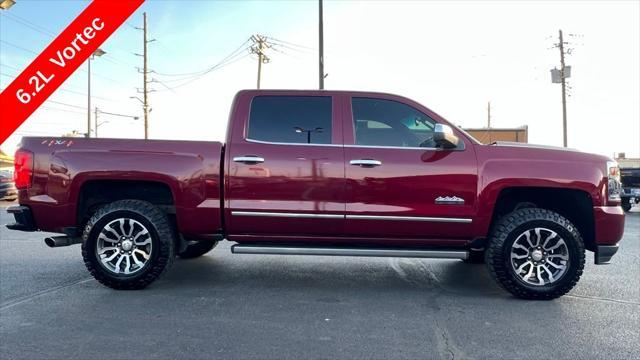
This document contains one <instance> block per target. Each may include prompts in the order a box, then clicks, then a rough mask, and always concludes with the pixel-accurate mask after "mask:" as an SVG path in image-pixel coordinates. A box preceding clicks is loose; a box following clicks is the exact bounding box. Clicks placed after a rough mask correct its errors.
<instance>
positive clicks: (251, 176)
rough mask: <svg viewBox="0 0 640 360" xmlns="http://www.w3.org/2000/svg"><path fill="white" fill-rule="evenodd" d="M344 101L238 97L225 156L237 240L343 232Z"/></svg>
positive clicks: (230, 221)
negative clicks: (342, 106) (342, 107)
mask: <svg viewBox="0 0 640 360" xmlns="http://www.w3.org/2000/svg"><path fill="white" fill-rule="evenodd" d="M338 100H339V99H337V98H334V97H333V96H328V95H326V94H323V93H318V95H316V96H314V95H309V93H304V95H303V96H298V95H295V94H292V95H291V94H289V95H287V94H283V93H281V92H277V91H274V92H264V91H263V92H260V93H259V94H257V93H254V92H244V93H241V95H239V97H238V98H237V99H236V103H237V104H240V105H238V106H237V108H238V109H241V110H238V111H236V113H235V114H234V115H232V116H233V121H232V126H233V128H232V129H230V130H229V131H232V133H231V138H230V142H229V143H228V144H227V152H228V153H227V154H226V161H227V165H226V169H227V173H226V185H225V188H226V211H225V217H226V218H225V221H226V224H227V233H228V234H230V239H231V240H233V239H235V240H237V241H242V240H244V241H251V239H253V238H255V239H256V240H259V241H265V240H269V239H277V240H282V239H285V238H286V237H287V236H290V237H291V239H289V240H290V241H299V240H304V237H303V236H307V237H322V236H334V235H339V234H341V233H342V232H343V231H344V228H343V225H344V207H345V197H344V189H345V179H344V153H343V145H342V128H341V119H340V116H341V113H340V106H339V104H338ZM244 109H246V110H244Z"/></svg>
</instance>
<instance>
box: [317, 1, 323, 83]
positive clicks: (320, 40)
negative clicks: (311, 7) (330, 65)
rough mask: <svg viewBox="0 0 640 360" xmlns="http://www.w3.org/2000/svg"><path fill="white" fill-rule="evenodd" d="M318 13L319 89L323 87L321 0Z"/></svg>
mask: <svg viewBox="0 0 640 360" xmlns="http://www.w3.org/2000/svg"><path fill="white" fill-rule="evenodd" d="M318 13H319V14H318V15H319V23H318V37H319V39H318V50H319V53H318V71H319V73H318V75H319V77H318V81H319V82H318V84H319V85H318V86H319V87H320V90H323V89H324V25H323V21H322V17H323V13H322V0H318Z"/></svg>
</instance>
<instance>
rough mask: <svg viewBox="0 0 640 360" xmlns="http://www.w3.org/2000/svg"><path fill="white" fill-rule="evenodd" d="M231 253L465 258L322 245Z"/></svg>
mask: <svg viewBox="0 0 640 360" xmlns="http://www.w3.org/2000/svg"><path fill="white" fill-rule="evenodd" d="M231 252H232V253H233V254H264V255H316V256H371V257H404V258H435V259H467V258H468V257H469V252H468V251H466V250H424V249H402V248H355V247H335V246H333V247H324V246H283V245H245V244H237V245H233V246H231Z"/></svg>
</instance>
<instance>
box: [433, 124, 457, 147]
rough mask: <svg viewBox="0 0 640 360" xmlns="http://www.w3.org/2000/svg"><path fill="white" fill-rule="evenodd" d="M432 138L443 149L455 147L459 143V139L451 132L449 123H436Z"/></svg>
mask: <svg viewBox="0 0 640 360" xmlns="http://www.w3.org/2000/svg"><path fill="white" fill-rule="evenodd" d="M433 140H434V141H435V142H436V145H438V147H441V148H443V149H455V148H457V147H458V145H460V139H459V138H458V137H457V136H455V135H454V134H453V129H451V126H449V125H443V124H436V127H435V129H434V134H433Z"/></svg>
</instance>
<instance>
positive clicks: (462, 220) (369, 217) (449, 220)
mask: <svg viewBox="0 0 640 360" xmlns="http://www.w3.org/2000/svg"><path fill="white" fill-rule="evenodd" d="M346 218H347V219H354V220H386V221H388V220H396V221H398V220H399V221H425V222H447V223H463V224H469V223H471V222H472V221H473V220H472V219H469V218H450V217H424V216H379V215H346Z"/></svg>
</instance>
